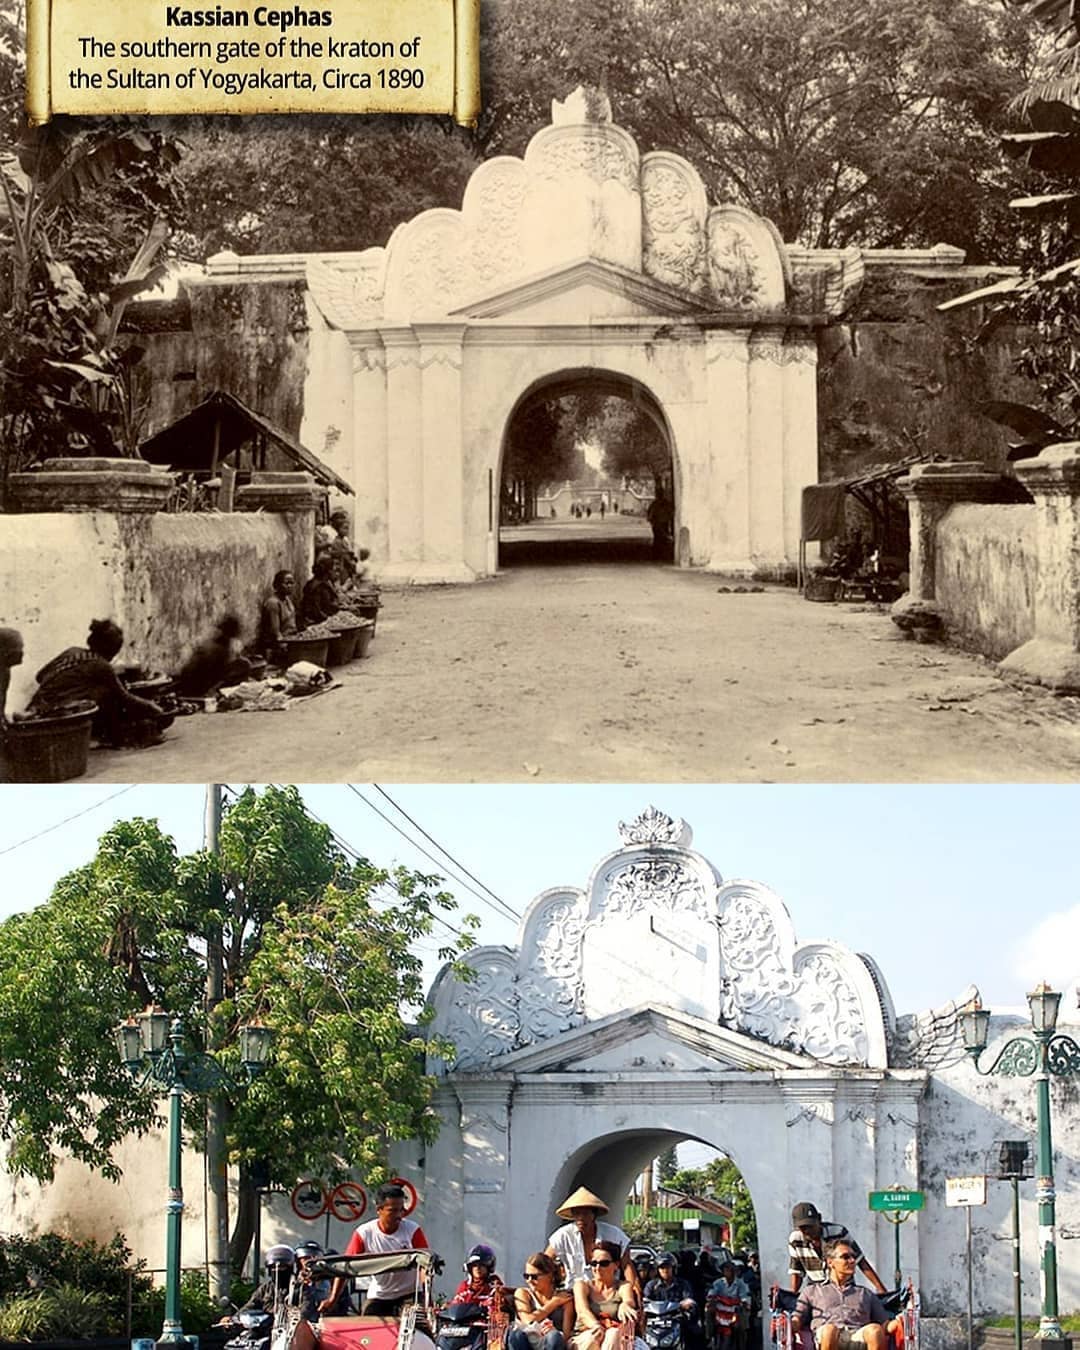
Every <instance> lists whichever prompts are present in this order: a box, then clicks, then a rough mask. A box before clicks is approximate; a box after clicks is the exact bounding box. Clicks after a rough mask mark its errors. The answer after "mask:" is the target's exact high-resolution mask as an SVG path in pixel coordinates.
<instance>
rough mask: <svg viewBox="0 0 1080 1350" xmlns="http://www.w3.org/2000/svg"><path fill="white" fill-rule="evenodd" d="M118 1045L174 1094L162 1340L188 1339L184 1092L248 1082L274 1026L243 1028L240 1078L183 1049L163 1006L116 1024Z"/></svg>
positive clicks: (144, 1076)
mask: <svg viewBox="0 0 1080 1350" xmlns="http://www.w3.org/2000/svg"><path fill="white" fill-rule="evenodd" d="M114 1034H115V1036H116V1045H117V1049H118V1050H119V1052H120V1058H121V1060H122V1061H123V1063H124V1066H125V1067H126V1068H127V1069H128V1071H129V1072H130V1074H131V1076H132V1078H134V1080H135V1081H136V1083H138V1085H139V1087H155V1088H158V1089H159V1090H160V1091H162V1092H167V1093H168V1094H169V1199H168V1203H167V1204H166V1206H165V1214H166V1248H165V1322H164V1325H163V1326H162V1329H161V1336H160V1338H159V1339H158V1344H159V1345H163V1346H175V1345H176V1344H177V1342H184V1341H186V1337H185V1336H184V1332H183V1328H182V1326H181V1321H180V1318H181V1312H180V1222H181V1218H182V1216H183V1212H184V1192H183V1186H182V1183H181V1177H180V1159H181V1148H182V1141H183V1136H182V1133H181V1128H180V1126H181V1120H180V1116H181V1102H182V1099H183V1096H184V1093H185V1092H194V1093H199V1094H207V1093H211V1092H219V1091H221V1090H222V1089H225V1090H227V1091H228V1090H232V1091H236V1090H237V1089H238V1088H242V1087H246V1086H247V1085H248V1084H250V1083H251V1081H252V1079H254V1078H257V1077H258V1076H259V1074H260V1073H262V1071H263V1069H264V1068H265V1067H266V1059H267V1055H268V1054H269V1052H270V1042H271V1040H272V1039H273V1034H274V1033H273V1031H272V1030H271V1029H270V1028H269V1027H264V1026H262V1025H261V1024H260V1023H252V1024H250V1025H248V1026H243V1027H241V1028H240V1060H241V1063H242V1064H243V1067H244V1076H243V1078H241V1079H237V1078H235V1077H234V1076H233V1075H232V1074H230V1073H229V1071H228V1070H227V1069H226V1068H225V1067H224V1066H223V1065H222V1064H220V1063H219V1062H218V1061H217V1060H216V1059H215V1058H214V1056H213V1055H208V1054H203V1053H201V1052H197V1053H195V1054H190V1053H188V1052H187V1051H186V1050H185V1049H184V1027H183V1024H182V1023H181V1021H180V1019H179V1018H173V1017H171V1016H170V1014H169V1013H167V1012H165V1011H164V1010H163V1009H161V1008H147V1009H146V1010H145V1011H144V1012H141V1013H140V1014H139V1016H138V1017H137V1018H136V1017H129V1018H128V1020H127V1021H126V1022H122V1023H121V1024H120V1026H118V1027H117V1028H116V1031H115V1033H114Z"/></svg>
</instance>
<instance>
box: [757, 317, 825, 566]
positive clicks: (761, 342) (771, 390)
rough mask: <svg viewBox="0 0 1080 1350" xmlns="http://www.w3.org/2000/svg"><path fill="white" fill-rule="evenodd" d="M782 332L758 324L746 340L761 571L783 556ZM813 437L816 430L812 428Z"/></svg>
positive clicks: (784, 431) (784, 419) (784, 420)
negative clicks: (748, 360)
mask: <svg viewBox="0 0 1080 1350" xmlns="http://www.w3.org/2000/svg"><path fill="white" fill-rule="evenodd" d="M784 358H785V348H784V334H783V330H782V329H779V328H761V329H758V330H756V331H755V332H754V334H753V336H752V337H751V338H750V370H749V372H748V379H749V397H750V420H749V427H748V431H747V438H748V447H747V448H748V454H749V462H750V543H749V553H750V557H751V560H752V562H753V566H754V570H755V571H756V572H759V573H761V574H763V575H768V574H770V573H771V572H772V571H773V565H774V564H775V563H778V562H779V561H780V559H782V558H783V556H784V458H785V456H784V442H785V439H786V423H787V408H786V406H785V404H786V395H785V390H784V383H785V381H784ZM814 431H815V435H816V428H815V429H814Z"/></svg>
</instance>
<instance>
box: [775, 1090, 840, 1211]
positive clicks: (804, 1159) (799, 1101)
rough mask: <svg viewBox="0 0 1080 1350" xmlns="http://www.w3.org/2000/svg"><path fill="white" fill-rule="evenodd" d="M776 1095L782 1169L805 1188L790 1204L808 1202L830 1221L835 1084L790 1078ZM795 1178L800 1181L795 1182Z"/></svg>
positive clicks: (793, 1180)
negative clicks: (783, 1143) (782, 1134)
mask: <svg viewBox="0 0 1080 1350" xmlns="http://www.w3.org/2000/svg"><path fill="white" fill-rule="evenodd" d="M780 1094H781V1097H782V1099H783V1106H784V1123H785V1124H786V1126H787V1144H788V1147H787V1159H786V1160H785V1163H784V1167H785V1170H786V1173H787V1175H788V1176H789V1177H790V1178H792V1184H793V1185H802V1186H804V1188H805V1190H804V1192H801V1193H799V1194H797V1195H796V1194H792V1196H791V1203H792V1204H793V1205H794V1204H798V1202H799V1201H800V1200H810V1201H812V1202H813V1203H814V1204H815V1205H817V1207H818V1209H819V1210H821V1212H822V1214H824V1215H825V1217H826V1218H830V1217H831V1216H832V1213H833V1177H834V1172H833V1123H834V1119H835V1111H836V1102H835V1096H836V1085H835V1083H834V1082H831V1081H822V1080H820V1079H817V1080H811V1081H807V1082H798V1081H797V1080H795V1078H794V1075H793V1076H792V1078H791V1079H785V1080H783V1081H782V1082H781V1084H780ZM778 1162H779V1160H778ZM796 1178H799V1179H804V1180H798V1181H796ZM790 1217H791V1216H790V1215H789V1216H788V1218H789V1219H790ZM788 1231H789V1232H790V1223H789V1225H788Z"/></svg>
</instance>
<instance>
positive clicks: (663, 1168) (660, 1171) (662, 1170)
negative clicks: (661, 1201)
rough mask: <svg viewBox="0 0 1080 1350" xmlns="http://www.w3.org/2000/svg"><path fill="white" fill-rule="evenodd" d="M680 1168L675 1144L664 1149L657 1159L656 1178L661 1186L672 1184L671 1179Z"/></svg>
mask: <svg viewBox="0 0 1080 1350" xmlns="http://www.w3.org/2000/svg"><path fill="white" fill-rule="evenodd" d="M678 1170H679V1159H678V1155H677V1154H676V1151H675V1145H674V1144H672V1146H671V1147H670V1148H666V1149H664V1151H663V1153H661V1154H660V1155H659V1157H658V1158H657V1159H656V1180H657V1181H658V1182H659V1184H660V1185H661V1186H670V1185H671V1180H672V1178H673V1177H674V1176H675V1174H676V1172H678Z"/></svg>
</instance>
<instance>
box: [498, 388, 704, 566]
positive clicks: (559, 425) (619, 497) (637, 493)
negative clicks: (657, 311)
mask: <svg viewBox="0 0 1080 1350" xmlns="http://www.w3.org/2000/svg"><path fill="white" fill-rule="evenodd" d="M620 414H621V415H620ZM609 419H611V420H612V421H613V422H614V425H613V426H612V427H611V429H610V430H608V431H606V433H605V425H604V424H605V422H607V421H608V420H609ZM597 424H598V425H599V428H600V430H599V441H600V442H601V443H600V444H597V445H595V446H590V448H591V449H593V451H594V459H593V461H592V462H591V463H590V462H586V458H585V453H584V452H583V451H582V449H581V445H582V443H583V442H585V441H586V440H588V439H591V428H592V427H593V426H595V425H597ZM621 427H624V428H625V429H626V431H627V433H628V434H629V435H630V436H633V437H636V438H637V439H638V440H639V441H643V442H644V447H643V451H642V453H641V454H639V455H638V456H637V457H633V456H628V457H627V461H626V467H625V468H624V469H622V470H621V471H620V469H619V465H618V460H617V459H616V468H615V471H614V472H613V473H611V474H605V472H604V467H603V465H604V460H603V459H601V458H600V457H599V455H598V454H597V453H596V452H599V451H601V450H603V455H604V458H606V456H607V450H606V447H605V446H604V445H603V442H604V441H605V439H607V440H610V441H614V439H615V438H616V437H617V436H618V435H619V434H620V428H621ZM546 437H551V438H553V439H555V440H557V441H558V442H559V443H558V444H556V445H554V446H551V445H547V444H544V443H540V444H535V443H534V441H536V440H539V441H541V442H543V441H544V439H545V438H546ZM646 438H647V439H646ZM560 452H561V453H560ZM534 454H535V455H536V457H537V462H536V464H535V467H533V466H532V464H531V460H532V456H533V455H534ZM677 464H678V460H677V455H676V450H675V444H674V436H673V433H672V429H671V427H670V425H669V423H668V420H667V418H666V416H665V415H664V410H663V408H662V407H661V406H660V403H659V402H658V401H657V398H656V396H655V394H654V393H653V392H652V390H651V389H649V388H648V387H647V386H645V385H643V384H642V383H641V382H640V381H638V380H636V379H632V378H628V377H626V376H624V375H621V374H619V373H617V372H615V371H609V370H603V369H596V368H591V367H580V368H577V369H572V370H563V371H558V372H555V373H554V374H552V375H549V376H547V377H544V378H541V379H539V380H536V381H534V382H533V383H532V384H531V385H530V386H529V388H528V389H526V390H524V391H523V392H522V393H521V395H520V397H519V398H518V400H517V402H516V403H515V405H514V407H513V408H512V409H511V411H510V413H509V416H508V418H507V421H506V425H505V427H504V429H503V435H502V448H501V455H500V468H499V471H498V484H499V487H498V498H497V500H498V502H499V517H500V519H499V527H500V528H499V533H498V565H499V566H500V567H505V566H507V565H513V564H514V563H515V562H516V561H518V560H520V561H525V562H538V561H556V562H557V561H564V560H565V561H603V562H617V561H636V562H644V561H649V560H656V561H663V562H672V561H675V556H676V555H675V548H674V543H675V540H676V539H677V537H678V534H677V521H678V508H679V504H680V501H681V489H680V486H679V483H678V474H677ZM631 466H632V467H631ZM515 475H521V476H522V477H523V478H524V484H528V483H531V484H532V485H533V487H534V494H533V497H532V499H531V500H529V494H528V492H522V491H521V490H520V487H521V486H524V484H523V483H522V482H521V479H519V483H518V484H517V485H515V484H514V483H513V479H514V476H515ZM541 475H546V477H541ZM541 481H542V482H544V483H545V485H546V487H547V492H546V493H545V495H544V496H543V497H542V498H541V497H540V496H539V494H537V493H535V485H536V484H537V483H539V482H541ZM515 486H518V488H519V490H518V491H517V492H515V491H514V487H515ZM657 493H659V494H660V495H661V497H662V498H663V499H664V500H665V501H667V502H670V503H671V504H672V515H673V518H674V520H675V522H676V529H675V530H673V531H672V533H671V545H670V547H668V548H666V549H663V550H659V551H658V550H656V549H654V546H653V531H652V529H651V528H650V524H649V519H650V510H649V509H650V506H651V504H652V502H653V501H654V499H655V496H656V494H657ZM523 498H524V499H525V500H524V505H525V506H526V508H527V509H526V510H525V511H524V512H522V513H521V519H520V521H518V520H514V519H509V520H508V512H507V510H506V506H507V503H508V501H512V502H513V503H514V505H515V506H517V505H519V504H520V503H521V502H522V499H523ZM586 511H587V512H588V515H587V516H586V514H585V513H586ZM575 522H576V524H575ZM530 524H531V525H532V528H531V529H530V528H528V527H529V525H530ZM508 525H509V526H510V528H509V530H508V529H507V526H508ZM522 525H523V526H525V528H524V529H522V528H520V526H522ZM605 525H606V527H607V528H606V530H605V529H604V527H605ZM597 526H599V527H600V529H599V531H598V530H597V528H596V527H597ZM515 527H517V528H515ZM553 541H554V542H553Z"/></svg>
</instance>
